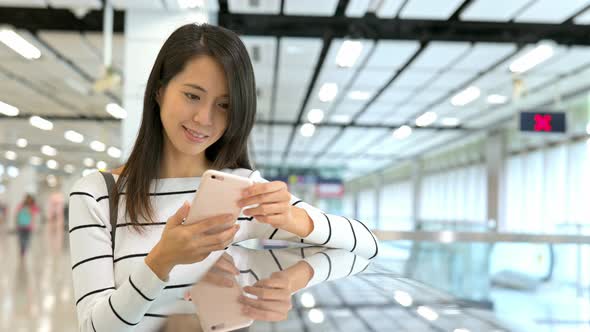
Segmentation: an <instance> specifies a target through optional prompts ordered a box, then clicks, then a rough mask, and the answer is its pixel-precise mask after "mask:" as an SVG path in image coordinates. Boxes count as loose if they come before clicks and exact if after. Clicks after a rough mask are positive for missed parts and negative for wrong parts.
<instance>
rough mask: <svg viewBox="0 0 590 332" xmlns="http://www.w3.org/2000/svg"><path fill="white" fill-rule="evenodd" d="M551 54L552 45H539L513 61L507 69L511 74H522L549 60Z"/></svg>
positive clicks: (544, 43)
mask: <svg viewBox="0 0 590 332" xmlns="http://www.w3.org/2000/svg"><path fill="white" fill-rule="evenodd" d="M553 53H554V50H553V44H552V43H547V42H543V43H540V44H539V45H538V46H537V47H535V48H534V49H532V50H530V51H528V52H527V53H525V54H524V55H523V56H521V57H519V58H518V59H516V60H514V61H513V62H512V63H511V64H510V66H509V69H510V71H511V72H513V73H518V74H522V73H524V72H526V71H529V70H531V69H532V68H534V67H536V66H538V65H539V64H541V63H543V62H545V61H547V60H548V59H549V58H551V57H552V56H553Z"/></svg>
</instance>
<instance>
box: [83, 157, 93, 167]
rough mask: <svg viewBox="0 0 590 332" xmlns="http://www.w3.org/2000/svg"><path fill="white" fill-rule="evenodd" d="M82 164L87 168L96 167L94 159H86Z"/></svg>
mask: <svg viewBox="0 0 590 332" xmlns="http://www.w3.org/2000/svg"><path fill="white" fill-rule="evenodd" d="M82 163H83V164H84V166H86V167H92V166H94V160H93V159H92V158H84V161H83V162H82Z"/></svg>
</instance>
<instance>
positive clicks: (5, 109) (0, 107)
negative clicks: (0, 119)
mask: <svg viewBox="0 0 590 332" xmlns="http://www.w3.org/2000/svg"><path fill="white" fill-rule="evenodd" d="M0 113H2V114H4V115H6V116H17V115H18V108H16V107H14V106H12V105H10V104H7V103H5V102H2V101H0Z"/></svg>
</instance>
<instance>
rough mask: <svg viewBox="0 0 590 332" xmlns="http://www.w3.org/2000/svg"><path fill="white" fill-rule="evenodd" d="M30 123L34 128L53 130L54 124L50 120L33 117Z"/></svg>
mask: <svg viewBox="0 0 590 332" xmlns="http://www.w3.org/2000/svg"><path fill="white" fill-rule="evenodd" d="M29 123H30V124H31V125H32V126H33V127H37V128H39V129H42V130H51V129H53V123H52V122H51V121H49V120H46V119H43V118H42V117H40V116H36V115H35V116H32V117H31V118H30V119H29Z"/></svg>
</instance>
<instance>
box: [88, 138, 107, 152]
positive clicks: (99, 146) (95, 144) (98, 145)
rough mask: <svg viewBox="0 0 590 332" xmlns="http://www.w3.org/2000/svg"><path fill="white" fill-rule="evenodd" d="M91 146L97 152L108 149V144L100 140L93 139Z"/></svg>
mask: <svg viewBox="0 0 590 332" xmlns="http://www.w3.org/2000/svg"><path fill="white" fill-rule="evenodd" d="M90 148H91V149H92V150H94V151H96V152H104V150H106V148H107V147H106V145H104V143H103V142H100V141H92V142H90Z"/></svg>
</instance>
